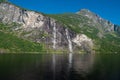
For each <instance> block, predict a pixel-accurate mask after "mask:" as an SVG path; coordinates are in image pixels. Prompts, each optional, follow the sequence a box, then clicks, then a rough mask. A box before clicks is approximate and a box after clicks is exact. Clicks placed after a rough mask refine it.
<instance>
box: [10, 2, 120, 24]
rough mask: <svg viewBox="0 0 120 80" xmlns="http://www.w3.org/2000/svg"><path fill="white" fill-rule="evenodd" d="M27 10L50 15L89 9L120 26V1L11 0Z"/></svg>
mask: <svg viewBox="0 0 120 80" xmlns="http://www.w3.org/2000/svg"><path fill="white" fill-rule="evenodd" d="M9 1H10V2H12V3H14V4H16V5H18V6H21V7H23V8H26V9H30V10H35V11H39V12H43V13H48V14H57V13H66V12H72V13H75V12H77V11H79V10H80V9H89V10H90V11H92V12H94V13H96V14H98V15H100V16H101V17H102V18H105V19H107V20H109V21H111V22H112V23H114V24H119V25H120V0H9Z"/></svg>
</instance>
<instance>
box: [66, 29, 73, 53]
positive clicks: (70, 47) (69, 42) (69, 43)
mask: <svg viewBox="0 0 120 80" xmlns="http://www.w3.org/2000/svg"><path fill="white" fill-rule="evenodd" d="M66 36H67V40H68V47H69V51H70V52H71V53H72V52H73V49H72V42H71V39H70V35H69V32H68V29H66Z"/></svg>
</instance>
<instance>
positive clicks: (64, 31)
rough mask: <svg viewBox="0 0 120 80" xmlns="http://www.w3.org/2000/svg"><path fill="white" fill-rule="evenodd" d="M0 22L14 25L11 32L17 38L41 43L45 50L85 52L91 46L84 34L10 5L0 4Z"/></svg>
mask: <svg viewBox="0 0 120 80" xmlns="http://www.w3.org/2000/svg"><path fill="white" fill-rule="evenodd" d="M0 22H3V23H6V24H11V23H16V24H17V25H14V26H13V27H12V30H13V31H14V32H15V31H16V32H17V33H18V34H19V37H21V38H24V39H27V40H30V41H34V42H37V43H43V44H45V45H46V47H47V48H50V49H54V50H61V51H69V52H74V51H75V50H76V46H78V47H81V49H83V50H85V51H86V50H87V51H90V50H89V49H91V48H89V47H92V44H93V43H92V40H91V39H88V38H87V37H86V36H85V35H84V34H82V35H79V34H77V33H75V32H74V31H72V30H70V29H69V28H67V27H65V25H63V24H62V23H59V22H58V21H56V20H55V19H53V18H50V17H48V16H46V15H44V14H42V13H38V12H35V11H29V10H25V9H21V8H19V7H17V6H15V5H12V4H10V3H0ZM88 43H89V44H88ZM90 43H91V44H90ZM79 51H80V50H79Z"/></svg>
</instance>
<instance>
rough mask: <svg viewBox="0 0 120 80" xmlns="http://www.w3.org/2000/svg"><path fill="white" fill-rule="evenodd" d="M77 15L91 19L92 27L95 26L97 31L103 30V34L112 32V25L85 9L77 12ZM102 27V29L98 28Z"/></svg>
mask: <svg viewBox="0 0 120 80" xmlns="http://www.w3.org/2000/svg"><path fill="white" fill-rule="evenodd" d="M77 14H78V15H83V16H86V17H88V18H89V19H91V22H90V23H91V24H93V26H96V28H98V29H102V30H103V29H104V30H105V32H111V31H114V24H113V23H111V22H110V21H107V20H105V19H103V18H101V17H100V16H99V15H97V14H95V13H93V12H91V11H89V10H87V9H82V10H80V11H79V12H77ZM100 26H102V27H100Z"/></svg>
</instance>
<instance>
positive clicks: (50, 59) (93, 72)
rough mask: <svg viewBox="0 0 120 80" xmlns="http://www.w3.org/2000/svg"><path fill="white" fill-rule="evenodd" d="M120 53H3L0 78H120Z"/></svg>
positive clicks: (47, 79)
mask: <svg viewBox="0 0 120 80" xmlns="http://www.w3.org/2000/svg"><path fill="white" fill-rule="evenodd" d="M119 57H120V56H119V55H117V56H115V55H94V54H72V53H70V54H64V55H57V54H51V55H40V54H36V55H32V54H24V55H23V54H21V55H20V54H19V55H17V54H14V55H13V54H12V55H10V54H2V55H0V80H120V77H119V75H120V64H119V62H120V58H119Z"/></svg>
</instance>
